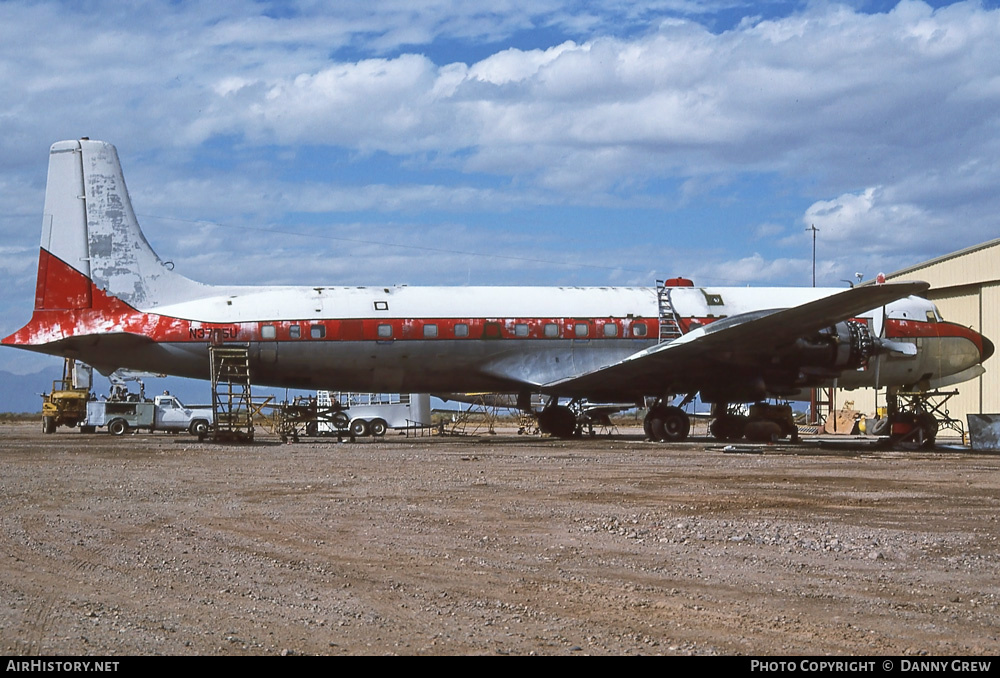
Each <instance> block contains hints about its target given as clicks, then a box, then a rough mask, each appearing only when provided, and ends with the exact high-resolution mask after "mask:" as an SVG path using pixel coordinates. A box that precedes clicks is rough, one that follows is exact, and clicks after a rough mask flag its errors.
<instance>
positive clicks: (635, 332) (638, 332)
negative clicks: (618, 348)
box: [632, 323, 646, 337]
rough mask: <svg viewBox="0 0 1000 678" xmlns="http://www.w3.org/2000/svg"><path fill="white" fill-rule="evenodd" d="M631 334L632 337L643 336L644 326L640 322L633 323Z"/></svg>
mask: <svg viewBox="0 0 1000 678" xmlns="http://www.w3.org/2000/svg"><path fill="white" fill-rule="evenodd" d="M632 336H633V337H644V336H646V326H645V325H643V324H642V323H635V324H634V325H632Z"/></svg>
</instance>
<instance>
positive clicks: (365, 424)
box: [316, 391, 431, 437]
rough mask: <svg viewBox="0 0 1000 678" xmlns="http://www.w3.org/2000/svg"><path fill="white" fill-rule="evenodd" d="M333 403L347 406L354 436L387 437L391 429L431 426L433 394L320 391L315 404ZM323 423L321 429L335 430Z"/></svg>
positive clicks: (322, 430) (317, 393)
mask: <svg viewBox="0 0 1000 678" xmlns="http://www.w3.org/2000/svg"><path fill="white" fill-rule="evenodd" d="M334 402H337V403H340V405H341V407H344V408H346V413H347V415H348V416H349V417H350V419H351V423H350V431H351V435H353V436H359V437H360V436H367V435H373V436H384V435H385V433H386V431H387V430H389V429H406V428H423V427H427V426H430V425H431V396H430V394H427V393H349V392H340V391H332V392H331V391H317V392H316V403H317V404H318V405H320V406H324V405H325V406H329V405H332V404H333V403H334ZM323 426H329V424H323V423H322V422H321V423H320V428H319V429H318V432H320V433H332V432H334V431H332V430H329V431H328V430H325V429H324V428H322V427H323Z"/></svg>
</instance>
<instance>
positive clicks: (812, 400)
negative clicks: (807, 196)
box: [806, 224, 819, 423]
mask: <svg viewBox="0 0 1000 678" xmlns="http://www.w3.org/2000/svg"><path fill="white" fill-rule="evenodd" d="M806 230H807V231H812V234H813V287H816V234H817V233H819V229H818V228H816V224H809V228H807V229H806ZM818 415H819V407H818V403H817V399H816V389H812V390H810V392H809V419H810V420H811V423H819V416H818Z"/></svg>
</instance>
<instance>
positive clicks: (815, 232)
mask: <svg viewBox="0 0 1000 678" xmlns="http://www.w3.org/2000/svg"><path fill="white" fill-rule="evenodd" d="M806 230H807V231H812V232H813V287H816V234H817V233H819V229H818V228H816V224H810V225H809V228H807V229H806Z"/></svg>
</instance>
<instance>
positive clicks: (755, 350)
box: [542, 282, 930, 398]
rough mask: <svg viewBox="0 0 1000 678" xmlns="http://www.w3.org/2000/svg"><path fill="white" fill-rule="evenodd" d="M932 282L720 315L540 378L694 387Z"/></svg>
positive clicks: (567, 384) (611, 389)
mask: <svg viewBox="0 0 1000 678" xmlns="http://www.w3.org/2000/svg"><path fill="white" fill-rule="evenodd" d="M929 287H930V285H929V284H927V283H924V282H896V283H886V284H883V285H873V286H864V287H854V288H851V289H847V290H844V291H843V292H839V293H837V294H834V295H831V296H828V297H824V298H822V299H817V300H816V301H811V302H809V303H806V304H802V305H800V306H794V307H792V308H785V309H775V310H768V311H754V312H751V313H745V314H741V315H738V316H732V317H730V318H724V319H722V320H718V321H716V322H714V323H712V324H710V325H707V326H705V327H701V328H698V329H696V330H693V331H691V332H689V333H688V334H685V335H684V336H682V337H680V338H679V339H675V340H674V341H672V342H669V343H665V344H658V345H656V346H653V347H650V348H648V349H645V350H643V351H640V352H638V353H635V354H633V355H631V356H629V357H628V358H625V359H624V360H622V361H620V362H618V363H614V364H612V365H608V366H606V367H602V368H600V369H597V370H594V371H592V372H588V373H586V374H582V375H579V376H576V377H571V378H569V379H563V380H561V381H557V382H552V383H549V384H545V385H544V386H543V387H542V391H543V392H545V393H556V394H559V395H566V396H586V397H592V398H593V397H608V396H612V397H613V396H614V394H618V397H620V396H621V394H624V393H628V394H640V393H647V394H649V393H657V392H660V393H687V392H693V391H699V390H702V389H703V388H708V387H709V386H711V385H713V384H714V383H724V382H725V380H726V379H727V377H732V376H734V375H736V374H741V375H742V376H746V375H747V374H749V373H752V371H753V369H754V368H755V367H758V368H759V367H760V366H762V365H763V366H766V364H767V361H768V359H769V358H770V357H771V356H774V355H776V354H777V352H778V351H780V350H781V349H782V348H784V347H788V346H790V345H791V344H793V343H794V342H795V340H797V339H799V338H801V337H807V336H810V335H813V334H815V333H816V332H818V331H819V330H822V329H824V328H827V327H830V326H832V325H834V324H836V323H838V322H840V321H842V320H846V319H849V318H854V317H857V316H858V315H860V314H862V313H864V312H865V311H870V310H872V309H874V308H878V307H879V306H884V305H885V304H888V303H890V302H892V301H896V300H897V299H902V298H903V297H907V296H910V295H919V294H922V293H924V292H926V291H927V289H928V288H929Z"/></svg>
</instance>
